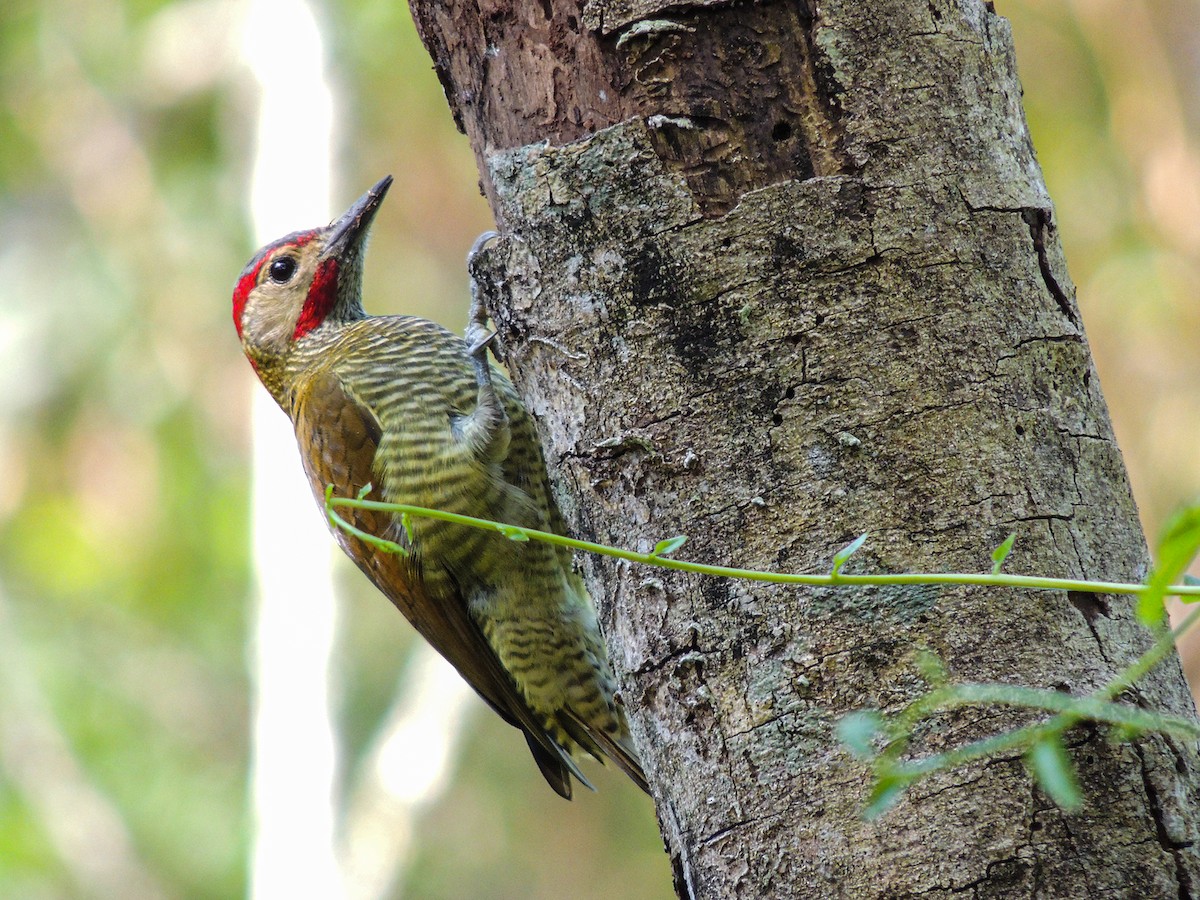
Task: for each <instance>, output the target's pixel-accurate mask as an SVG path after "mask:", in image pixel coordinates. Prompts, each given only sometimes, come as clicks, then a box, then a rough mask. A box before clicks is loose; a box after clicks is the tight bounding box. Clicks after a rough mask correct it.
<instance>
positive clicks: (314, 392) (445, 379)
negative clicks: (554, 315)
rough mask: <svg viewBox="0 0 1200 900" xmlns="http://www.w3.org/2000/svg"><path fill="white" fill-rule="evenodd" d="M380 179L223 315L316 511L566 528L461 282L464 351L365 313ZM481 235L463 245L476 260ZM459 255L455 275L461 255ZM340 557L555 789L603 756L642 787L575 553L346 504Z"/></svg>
mask: <svg viewBox="0 0 1200 900" xmlns="http://www.w3.org/2000/svg"><path fill="white" fill-rule="evenodd" d="M391 182H392V179H391V176H388V177H385V178H384V179H382V180H381V181H380V182H379V183H378V184H376V185H375V186H374V187H373V188H371V189H370V190H369V191H367V192H366V193H365V194H363V196H362V197H360V198H359V199H358V201H357V202H355V203H354V205H353V206H351V207H350V208H349V209H348V210H347V211H346V213H345V215H343V216H342V217H341V218H339V219H337V220H335V221H334V222H332V223H331V224H329V225H328V226H327V227H325V228H317V229H312V230H309V231H297V232H293V233H292V234H289V235H286V236H285V237H282V238H279V239H278V240H276V241H273V242H271V243H270V244H267V245H266V246H265V247H263V248H262V249H261V250H259V251H258V253H256V254H255V255H254V257H253V258H252V259H251V260H250V262H249V263H248V264H247V265H246V268H245V269H244V270H243V271H242V274H241V275H240V276H239V278H238V281H237V286H236V288H235V289H234V292H233V321H234V325H235V326H236V327H237V333H238V337H239V338H240V339H241V343H242V349H243V351H244V352H245V354H246V357H247V359H249V361H250V364H251V366H252V367H253V368H254V371H255V372H256V373H257V374H258V377H259V379H260V380H261V381H262V383H263V385H264V386H265V387H266V389H267V390H268V391H269V392H270V393H271V396H272V397H274V398H275V400H276V401H277V402H278V403H279V405H280V406H281V407H282V408H283V411H284V412H285V413H287V414H288V417H289V418H290V419H291V420H292V424H293V425H294V427H295V430H296V440H297V443H298V445H299V448H300V456H301V459H302V461H303V463H304V471H305V472H306V474H307V475H308V480H309V483H310V484H311V486H312V490H313V495H314V497H315V498H316V500H317V503H318V505H319V506H321V507H322V508H323V507H324V502H325V491H326V486H327V485H333V492H334V494H335V495H337V496H344V497H352V496H356V495H358V494H359V492H360V491H362V490H363V489H364V488H365V487H367V486H368V485H370V494H369V495H368V496H369V498H370V499H382V500H385V501H388V502H392V503H407V504H412V505H416V506H424V507H431V508H434V509H440V510H446V511H449V512H455V513H461V514H464V515H470V516H477V517H480V518H485V519H492V520H494V521H498V522H504V523H507V524H511V525H521V526H525V527H529V528H537V529H541V530H545V531H555V532H559V533H561V532H562V531H563V523H562V518H561V515H560V514H559V511H558V509H557V507H556V506H555V504H554V500H553V498H552V496H551V494H550V487H549V484H548V482H547V477H546V466H545V462H544V460H543V458H542V452H541V447H540V445H539V443H538V440H537V435H536V433H535V431H534V428H533V423H532V422H531V420H530V418H529V415H528V413H527V412H526V410H525V408H524V406H523V405H522V403H521V401H520V399H519V398H518V397H517V395H516V392H515V391H514V390H513V387H512V385H511V383H510V382H509V381H508V379H507V378H506V377H505V376H504V375H503V373H501V372H500V371H499V370H497V369H495V368H493V366H492V365H491V363H490V362H489V360H488V357H487V355H488V348H489V345H490V344H491V343H492V341H493V340H494V338H495V336H494V334H491V333H489V332H488V330H487V313H486V311H485V310H484V308H483V304H482V303H481V302H480V300H479V296H478V286H477V284H476V283H475V281H474V277H473V276H472V308H471V322H470V325H469V326H468V328H467V338H466V340H465V341H464V340H463V339H462V338H459V337H457V336H456V335H454V334H453V333H451V332H449V331H447V330H446V329H444V328H442V327H441V326H440V325H436V324H434V323H433V322H429V321H427V320H425V319H420V318H417V317H415V316H369V315H367V314H366V312H364V310H363V305H362V273H363V257H364V252H365V247H366V240H367V233H368V231H369V230H370V227H371V221H372V219H374V217H375V213H376V212H377V211H378V209H379V205H380V203H381V202H382V201H383V198H384V195H385V194H386V193H387V190H388V187H389V186H390V185H391ZM489 237H490V235H484V236H483V238H481V239H480V241H477V242H476V246H475V248H472V256H473V255H474V254H475V253H476V252H477V250H478V248H479V247H480V246H481V245H482V243H483V242H484V241H485V240H486V239H487V238H489ZM471 258H472V257H470V256H469V257H468V269H470V260H471ZM344 512H345V513H346V514H347V515H346V516H345V517H346V518H347V519H348V520H349V521H350V523H351V524H352V525H354V526H355V527H356V528H359V529H361V530H362V531H364V532H367V533H369V534H375V535H378V536H380V537H384V538H387V539H389V540H392V541H394V542H396V543H399V544H401V545H402V546H404V547H406V549H407V550H408V555H407V556H402V555H400V554H397V553H392V552H388V551H386V550H382V549H379V548H377V547H375V546H372V545H370V544H368V543H366V542H364V541H362V540H360V539H358V538H357V537H354V536H353V535H350V534H348V533H346V532H345V531H343V530H341V529H337V528H335V529H333V533H334V537H335V538H336V540H337V542H338V544H340V545H341V548H342V549H343V550H344V551H345V552H346V554H347V555H348V556H349V557H350V558H351V559H352V560H353V561H354V562H355V563H356V564H357V565H358V567H359V568H360V569H361V570H362V571H363V572H364V573H366V575H367V577H368V578H370V579H371V581H372V582H374V584H375V586H376V587H377V588H379V590H380V591H382V592H383V594H384V595H385V596H386V597H387V598H388V599H389V600H391V601H392V603H393V604H395V606H396V607H397V608H398V609H399V610H400V612H401V613H403V614H404V616H405V617H406V618H407V619H408V620H409V622H411V623H412V625H413V627H414V628H416V630H417V632H418V633H420V634H421V636H422V637H424V638H425V640H427V641H428V642H429V643H430V644H431V645H432V646H433V648H434V649H435V650H437V651H438V652H439V653H440V654H442V656H444V657H445V658H446V659H447V660H449V662H450V663H451V665H453V666H454V667H455V668H456V669H457V670H458V671H459V673H461V674H462V676H463V678H465V679H466V680H467V682H468V683H469V684H470V685H471V687H472V688H474V689H475V690H476V691H477V692H478V693H479V695H480V696H481V697H483V699H484V700H485V701H486V702H487V703H488V704H489V705H490V706H491V707H492V709H494V710H495V711H496V712H497V713H499V715H500V716H501V718H503V719H504V720H505V721H506V722H508V723H509V724H510V725H513V726H516V727H517V728H519V729H520V730H521V731H522V732H523V733H524V736H525V740H526V742H527V743H528V745H529V749H530V751H532V753H533V758H534V760H535V761H536V762H537V765H538V768H539V769H540V770H541V772H542V775H543V776H544V777H545V779H546V781H547V782H548V783H549V784H550V786H551V787H552V788H553V789H554V790H555V791H556V792H558V794H560V795H561V796H563V797H565V798H567V799H570V797H571V777H572V776H574V777H575V778H576V779H578V780H579V781H580V782H581V783H582V784H584V785H585V786H587V787H591V785H590V784H589V783H588V780H587V779H586V778H585V777H584V775H583V773H582V772H581V771H580V769H579V766H578V764H577V761H576V756H577V755H578V754H579V753H580V751H585V752H587V753H589V754H590V755H592V756H594V757H596V758H597V759H600V760H601V761H603V758H604V757H607V758H609V759H611V760H612V761H613V762H614V763H616V765H617V766H618V767H619V768H621V769H622V770H623V771H625V772H626V773H627V774H628V775H629V776H630V778H632V779H633V781H634V782H636V783H637V785H638V786H639V787H641V788H642V789H643V790H646V791H647V792H648V791H649V788H648V787H647V785H646V779H645V776H644V775H643V774H642V768H641V764H640V762H639V761H638V757H637V754H636V752H635V750H634V748H633V745H632V742H631V740H630V736H629V729H628V725H627V724H626V720H625V715H624V711H623V709H622V706H621V702H620V700H619V698H618V697H617V694H616V684H615V679H614V677H613V673H612V669H611V667H610V666H609V662H608V657H607V654H606V652H605V649H604V643H603V642H602V640H601V638H600V632H599V628H598V627H597V624H596V614H595V611H594V610H593V608H592V604H591V601H590V599H589V597H588V595H587V590H586V588H585V587H584V584H583V580H582V579H581V578H580V577H579V575H578V574H577V573H576V572H575V570H574V568H573V565H572V559H571V554H570V553H569V552H567V551H566V550H564V549H562V548H557V547H553V546H551V545H549V544H546V543H543V542H539V541H521V542H518V541H513V540H509V539H508V538H506V537H505V536H504V535H501V534H499V533H495V532H488V531H481V530H478V529H471V528H468V527H466V526H462V525H455V524H451V523H447V522H442V521H437V520H432V519H421V518H416V517H414V518H412V519H411V520H410V521H409V523H408V526H409V527H408V528H405V527H404V526H403V524H402V523H401V522H400V521H399V520H398V517H395V516H392V515H390V514H387V513H381V512H376V511H370V510H359V509H346V510H344Z"/></svg>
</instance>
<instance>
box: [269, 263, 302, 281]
mask: <svg viewBox="0 0 1200 900" xmlns="http://www.w3.org/2000/svg"><path fill="white" fill-rule="evenodd" d="M295 274H296V260H294V259H292V257H290V256H281V257H279V259H277V260H275V262H273V263H271V268H270V269H269V270H268V271H267V275H268V276H270V278H271V280H272V281H274V282H275V283H276V284H284V283H286V282H288V281H291V279H292V276H293V275H295Z"/></svg>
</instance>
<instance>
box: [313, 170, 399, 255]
mask: <svg viewBox="0 0 1200 900" xmlns="http://www.w3.org/2000/svg"><path fill="white" fill-rule="evenodd" d="M391 186H392V176H391V175H385V176H384V177H383V178H381V179H379V182H378V183H377V184H376V185H375V186H374V187H373V188H371V189H370V190H369V191H367V192H366V193H365V194H363V195H362V196H361V197H359V198H358V199H357V200H355V201H354V205H353V206H351V207H350V208H349V209H348V210H346V212H345V213H343V214H342V217H341V218H340V219H338V220H337V221H336V222H333V223H331V224H330V226H329V237H327V238H326V239H325V247H324V248H323V249H322V250H321V258H322V259H326V258H328V257H331V256H336V257H340V256H341V255H342V254H343V253H344V252H345V251H346V250H347V249H348V248H350V247H357V246H358V245H359V244H360V243H361V242H362V239H363V238H364V237H365V236H366V233H367V229H369V228H370V227H371V220H372V219H374V218H375V213H376V211H377V210H378V209H379V204H380V203H382V202H383V197H384V195H385V194H386V193H387V192H388V188H389V187H391Z"/></svg>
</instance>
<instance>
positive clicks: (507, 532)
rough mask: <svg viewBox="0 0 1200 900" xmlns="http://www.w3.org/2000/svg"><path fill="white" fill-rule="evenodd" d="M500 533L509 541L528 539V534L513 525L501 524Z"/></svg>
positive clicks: (518, 541)
mask: <svg viewBox="0 0 1200 900" xmlns="http://www.w3.org/2000/svg"><path fill="white" fill-rule="evenodd" d="M500 533H501V534H502V535H504V536H505V537H506V538H508V539H509V540H510V541H516V542H517V543H520V542H521V541H527V540H529V535H527V534H526V533H525V532H524V531H522V530H521V529H520V528H518V527H517V526H515V525H501V526H500Z"/></svg>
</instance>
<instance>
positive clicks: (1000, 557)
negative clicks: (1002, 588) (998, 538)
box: [992, 531, 1017, 575]
mask: <svg viewBox="0 0 1200 900" xmlns="http://www.w3.org/2000/svg"><path fill="white" fill-rule="evenodd" d="M1016 542H1017V533H1016V532H1015V531H1014V532H1013V533H1012V534H1010V535H1009V536H1008V537H1006V538H1005V539H1004V543H1003V544H1001V545H1000V546H999V547H997V548H996V549H995V550H993V551H992V574H993V575H999V574H1000V567H1001V566H1003V565H1004V561H1005V560H1006V559H1008V554H1010V553H1012V548H1013V544H1015V543H1016Z"/></svg>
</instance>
